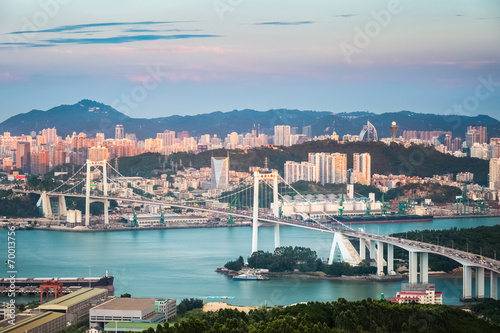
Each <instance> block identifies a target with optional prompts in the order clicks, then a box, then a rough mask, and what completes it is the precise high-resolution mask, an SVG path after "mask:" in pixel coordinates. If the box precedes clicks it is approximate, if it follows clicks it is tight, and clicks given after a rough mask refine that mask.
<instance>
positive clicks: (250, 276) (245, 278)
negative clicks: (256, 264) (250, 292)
mask: <svg viewBox="0 0 500 333" xmlns="http://www.w3.org/2000/svg"><path fill="white" fill-rule="evenodd" d="M233 280H235V281H256V280H269V278H268V277H264V276H262V275H260V274H240V275H235V276H233Z"/></svg>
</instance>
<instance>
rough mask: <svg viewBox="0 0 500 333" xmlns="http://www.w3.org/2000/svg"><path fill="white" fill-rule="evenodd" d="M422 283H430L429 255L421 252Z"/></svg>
mask: <svg viewBox="0 0 500 333" xmlns="http://www.w3.org/2000/svg"><path fill="white" fill-rule="evenodd" d="M420 283H429V253H427V252H420Z"/></svg>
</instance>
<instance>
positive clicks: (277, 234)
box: [273, 170, 280, 249]
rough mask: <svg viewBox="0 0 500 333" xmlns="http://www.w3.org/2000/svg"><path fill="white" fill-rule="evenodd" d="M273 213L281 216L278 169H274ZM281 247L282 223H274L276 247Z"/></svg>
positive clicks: (275, 215)
mask: <svg viewBox="0 0 500 333" xmlns="http://www.w3.org/2000/svg"><path fill="white" fill-rule="evenodd" d="M273 174H274V177H273V215H274V217H278V218H279V217H280V207H279V204H278V202H279V198H278V171H276V170H274V171H273ZM278 247H280V225H279V224H278V223H275V224H274V248H275V249H276V248H278Z"/></svg>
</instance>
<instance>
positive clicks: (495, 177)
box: [490, 158, 500, 190]
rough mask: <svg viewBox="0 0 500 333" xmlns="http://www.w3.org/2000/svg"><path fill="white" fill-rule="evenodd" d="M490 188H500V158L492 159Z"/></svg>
mask: <svg viewBox="0 0 500 333" xmlns="http://www.w3.org/2000/svg"><path fill="white" fill-rule="evenodd" d="M490 190H500V158H492V159H491V160H490Z"/></svg>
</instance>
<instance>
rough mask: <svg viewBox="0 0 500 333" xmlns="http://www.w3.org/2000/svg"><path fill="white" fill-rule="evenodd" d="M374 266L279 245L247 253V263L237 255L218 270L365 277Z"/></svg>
mask: <svg viewBox="0 0 500 333" xmlns="http://www.w3.org/2000/svg"><path fill="white" fill-rule="evenodd" d="M376 270H377V269H376V267H372V266H370V263H369V262H367V261H365V260H364V261H362V262H361V263H360V264H359V265H357V266H351V265H350V264H348V263H345V262H333V263H332V264H331V265H329V264H327V263H325V262H324V261H323V260H321V258H319V257H318V255H317V253H316V251H313V250H311V249H309V248H305V247H299V246H296V247H291V246H281V247H278V248H276V249H275V250H274V252H272V253H271V252H268V251H266V252H264V251H257V252H254V253H252V255H250V256H249V257H248V261H247V263H245V261H244V259H243V257H242V256H240V257H239V258H238V259H236V260H234V261H228V262H227V263H226V264H225V265H224V267H223V268H222V267H220V268H218V269H217V272H219V273H222V274H225V275H227V276H230V277H235V276H239V275H245V274H247V275H248V274H253V275H260V276H262V277H263V278H262V279H265V278H269V277H272V276H300V277H314V278H339V277H351V278H353V277H362V278H366V277H368V276H369V275H371V274H375V273H376ZM259 280H261V279H259Z"/></svg>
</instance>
